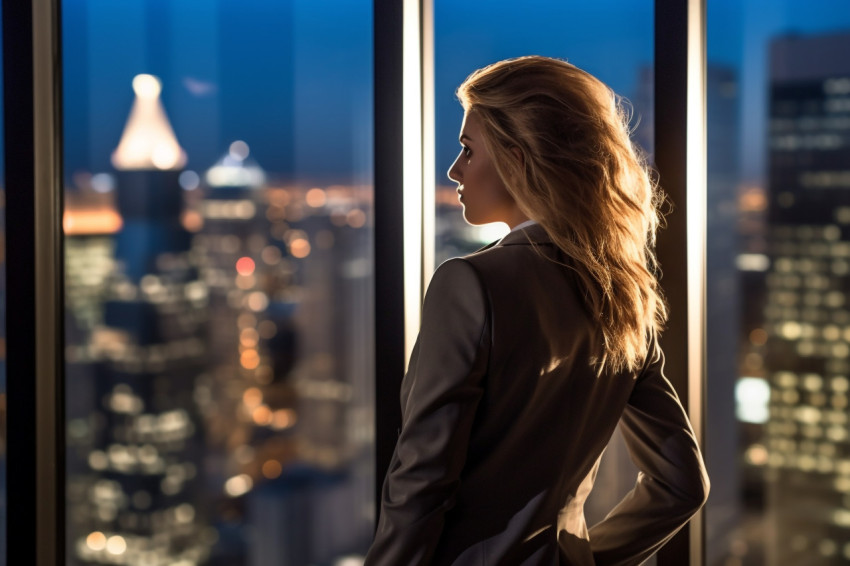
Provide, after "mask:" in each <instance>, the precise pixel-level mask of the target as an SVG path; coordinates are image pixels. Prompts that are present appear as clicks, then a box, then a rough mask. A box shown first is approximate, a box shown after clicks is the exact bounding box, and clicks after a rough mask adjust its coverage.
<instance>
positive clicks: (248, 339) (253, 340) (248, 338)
mask: <svg viewBox="0 0 850 566" xmlns="http://www.w3.org/2000/svg"><path fill="white" fill-rule="evenodd" d="M259 340H260V333H259V332H257V331H256V330H255V329H253V328H246V329H244V330H243V331H242V332H241V333H240V334H239V342H240V343H241V344H242V345H243V346H245V347H246V348H255V347H256V346H257V342H258V341H259Z"/></svg>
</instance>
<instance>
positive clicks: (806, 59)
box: [706, 0, 850, 566]
mask: <svg viewBox="0 0 850 566" xmlns="http://www.w3.org/2000/svg"><path fill="white" fill-rule="evenodd" d="M708 10H709V12H708V83H707V90H708V255H707V263H708V296H707V301H708V303H707V304H708V351H707V359H708V376H707V392H708V398H707V403H708V412H707V414H708V427H707V430H708V434H707V450H706V452H707V462H708V467H709V474H710V475H711V477H712V493H711V499H710V500H709V503H708V507H707V519H708V522H707V535H708V542H707V545H706V548H707V551H708V562H707V564H710V565H714V564H717V565H723V566H762V565H764V566H791V565H798V564H806V565H812V566H821V565H823V566H826V565H830V566H831V565H837V564H850V422H849V421H848V416H847V415H848V413H847V407H848V394H850V393H849V392H848V389H850V385H848V384H850V382H848V375H850V346H848V343H850V310H849V309H850V301H848V299H850V295H848V292H850V59H848V57H847V53H850V6H848V5H846V4H845V3H840V2H829V1H821V0H819V1H815V2H808V3H806V4H805V7H803V6H802V5H800V4H799V3H795V2H769V3H768V2H763V1H757V0H748V1H747V2H738V1H737V0H713V1H711V2H709V3H708Z"/></svg>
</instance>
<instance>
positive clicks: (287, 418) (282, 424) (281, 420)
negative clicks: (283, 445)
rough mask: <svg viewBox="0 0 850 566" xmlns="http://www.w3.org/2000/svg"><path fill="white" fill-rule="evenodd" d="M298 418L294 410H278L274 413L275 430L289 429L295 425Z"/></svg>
mask: <svg viewBox="0 0 850 566" xmlns="http://www.w3.org/2000/svg"><path fill="white" fill-rule="evenodd" d="M296 420H297V417H296V416H295V411H293V410H292V409H278V410H277V411H275V412H274V422H273V426H274V428H277V429H281V428H289V427H291V426H292V425H294V424H295V421H296Z"/></svg>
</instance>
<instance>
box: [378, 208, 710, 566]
mask: <svg viewBox="0 0 850 566" xmlns="http://www.w3.org/2000/svg"><path fill="white" fill-rule="evenodd" d="M565 264H566V265H565ZM568 264H569V259H568V258H567V257H565V256H564V254H563V253H562V252H561V251H560V250H559V249H558V248H557V246H555V245H554V244H552V242H551V241H550V239H549V238H548V236H547V235H546V233H545V231H544V230H543V228H542V227H540V226H539V225H537V224H534V225H531V226H530V227H528V228H522V229H519V230H516V231H514V232H511V233H510V234H508V235H507V236H506V237H505V238H503V239H502V241H500V242H498V243H497V244H496V245H492V246H490V247H488V248H485V249H484V250H481V251H479V252H476V253H474V254H472V255H469V256H466V257H464V258H457V259H452V260H449V261H447V262H445V263H443V264H442V265H441V266H440V267H439V268H438V269H437V271H436V272H435V273H434V276H433V279H432V281H431V284H430V286H429V288H428V292H427V294H426V297H425V304H424V307H423V312H422V326H421V330H420V333H419V338H418V339H417V342H416V346H415V347H414V349H413V353H412V356H411V359H410V365H409V367H408V372H407V374H406V375H405V377H404V381H403V382H402V391H401V407H402V429H401V432H400V434H399V438H398V443H397V445H396V449H395V453H394V455H393V459H392V461H391V463H390V468H389V470H388V473H387V477H386V480H385V482H384V486H383V494H382V501H381V514H380V520H379V522H378V528H377V532H376V535H375V540H374V543H373V544H372V547H371V549H370V550H369V553H368V555H367V557H366V564H367V565H369V566H376V565H380V566H411V565H419V564H422V565H426V564H429V565H449V564H451V565H458V566H460V565H464V566H465V565H475V566H482V565H504V566H516V565H520V564H523V565H553V566H554V565H559V564H573V565H579V566H585V565H593V564H596V565H601V564H605V565H608V564H617V565H620V564H639V563H640V562H642V561H643V560H645V559H646V558H647V557H649V556H650V555H651V554H652V553H654V552H655V551H656V550H658V549H659V548H660V547H661V546H662V545H663V544H664V543H665V542H666V541H667V540H668V539H669V538H670V537H672V536H673V534H674V533H675V532H676V531H677V530H678V529H679V528H681V527H682V526H683V525H684V524H685V523H686V522H687V521H688V519H689V518H690V517H691V516H692V515H693V514H694V513H695V512H696V511H697V510H698V509H699V507H700V506H701V505H702V504H703V503H704V501H705V499H706V496H707V493H708V478H707V476H706V472H705V468H704V466H703V461H702V456H701V455H700V451H699V448H698V447H697V443H696V441H695V439H694V434H693V431H692V430H691V427H690V424H689V423H688V419H687V417H686V415H685V412H684V410H683V409H682V406H681V404H680V403H679V400H678V398H677V396H676V393H675V391H674V390H673V388H672V387H671V386H670V383H669V382H668V381H667V380H666V379H665V377H664V375H663V373H662V368H663V363H664V361H663V356H661V355H659V356H650V359H647V360H646V363H645V364H644V366H643V368H642V369H641V370H640V371H638V372H625V373H622V374H619V375H604V376H601V377H598V376H597V375H596V373H595V371H594V368H593V367H592V366H591V364H590V362H589V360H590V358H591V355H592V354H593V353H594V352H597V351H598V340H599V339H598V332H597V329H596V326H595V325H594V323H593V322H592V321H591V319H590V317H589V315H588V312H587V309H586V307H585V304H584V301H583V300H582V295H581V291H580V290H579V288H578V286H577V283H576V278H575V276H574V272H573V271H571V269H570V268H569V267H568V266H567V265H568ZM379 410H380V409H379ZM618 423H619V424H620V427H621V430H622V432H623V435H624V437H625V440H626V443H627V445H628V448H629V451H630V453H631V457H632V459H633V460H634V462H635V464H636V465H637V466H638V469H639V471H640V473H639V475H638V477H637V482H636V484H635V487H634V489H633V490H632V491H631V492H630V493H629V494H628V495H627V496H626V497H625V498H624V499H623V501H622V502H621V503H620V504H619V505H618V506H617V507H616V508H615V509H614V510H613V511H612V512H611V513H610V514H609V515H608V517H606V519H605V520H603V521H602V522H601V523H599V524H598V525H596V526H594V527H592V528H591V529H588V528H587V526H586V525H585V520H584V510H583V505H584V501H585V499H586V498H587V496H588V494H589V493H590V490H591V488H592V487H593V480H594V478H595V475H596V470H597V467H598V465H599V459H600V456H601V454H602V451H603V450H604V449H605V446H606V445H607V443H608V440H609V439H610V437H611V434H612V433H613V431H614V428H615V427H616V426H617V424H618Z"/></svg>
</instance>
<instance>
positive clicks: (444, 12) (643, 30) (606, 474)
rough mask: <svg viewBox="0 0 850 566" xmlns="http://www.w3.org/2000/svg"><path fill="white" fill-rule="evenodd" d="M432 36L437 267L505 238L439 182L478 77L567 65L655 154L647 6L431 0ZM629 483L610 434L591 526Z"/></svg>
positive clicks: (630, 470)
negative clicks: (623, 105) (465, 94)
mask: <svg viewBox="0 0 850 566" xmlns="http://www.w3.org/2000/svg"><path fill="white" fill-rule="evenodd" d="M434 30H435V31H434V33H435V42H434V44H435V65H434V67H435V70H436V71H435V73H436V75H435V89H436V94H435V100H436V128H435V131H436V145H437V147H436V156H437V164H436V165H437V172H436V175H437V176H436V178H437V187H436V203H435V207H436V243H435V244H436V253H435V258H436V264H437V265H439V263H441V262H442V261H444V260H446V259H448V258H450V257H455V256H460V255H464V254H467V253H471V252H474V251H475V250H477V249H479V248H480V247H482V246H484V245H486V244H488V243H490V242H492V241H494V240H498V239H499V238H500V237H502V236H503V235H504V234H505V233H506V232H507V230H508V228H507V226H506V225H504V224H501V223H497V224H488V225H484V226H476V227H472V226H469V225H468V224H466V222H465V221H464V220H463V215H462V209H461V206H460V203H459V202H458V197H457V193H456V187H455V186H454V184H453V183H451V182H450V181H449V179H448V178H447V177H446V172H447V171H448V169H449V167H450V166H451V164H452V162H453V161H454V159H455V157H456V156H457V153H458V152H459V151H460V146H459V145H458V143H457V137H458V132H459V131H460V126H461V120H462V117H463V109H462V108H461V106H460V104H459V103H458V101H457V99H456V98H455V96H454V92H455V89H456V88H457V86H458V85H459V84H460V83H461V82H462V81H463V79H464V78H466V76H467V75H468V74H469V73H471V72H472V71H474V70H475V69H478V68H480V67H483V66H485V65H487V64H489V63H493V62H495V61H498V60H501V59H505V58H508V57H517V56H521V55H546V56H550V57H559V58H562V59H566V60H568V61H569V62H571V63H573V64H575V65H577V66H579V67H581V68H583V69H585V70H587V71H588V72H590V73H592V74H594V75H595V76H597V77H599V78H600V79H601V80H603V81H604V82H605V83H606V84H608V85H609V86H610V87H611V88H612V89H614V91H615V92H617V93H618V94H619V95H621V96H625V97H626V98H627V99H628V100H629V102H630V103H631V106H632V108H633V127H634V128H635V131H634V138H635V140H636V142H637V143H638V144H639V145H641V146H642V147H643V148H644V149H645V150H646V151H649V152H651V151H652V149H653V145H652V140H653V130H652V123H653V114H652V100H653V99H652V92H653V4H652V2H648V1H643V0H635V1H631V2H615V1H613V0H604V1H601V2H592V3H591V2H586V3H557V2H544V1H542V0H533V1H530V2H526V3H523V4H522V5H519V4H518V3H516V2H464V3H462V4H458V3H457V2H448V1H443V0H437V1H436V2H434ZM450 183H451V184H450ZM635 477H636V470H635V468H634V466H633V464H632V463H631V461H630V459H629V456H628V453H627V452H626V450H625V447H624V444H623V442H622V439H621V438H620V436H619V433H616V434H615V436H614V439H613V441H612V443H611V445H610V446H609V447H608V449H607V450H606V453H605V456H604V458H603V462H602V465H601V467H600V470H599V474H598V476H597V481H596V488H595V489H594V490H593V493H592V495H591V497H590V498H589V499H588V501H587V504H586V506H585V509H586V516H587V521H588V524H589V525H592V524H594V523H595V522H597V521H599V520H601V519H602V518H604V516H605V514H607V512H608V511H610V510H611V509H612V508H613V507H614V505H616V503H617V502H619V500H620V498H622V496H623V495H624V494H625V493H626V492H627V491H628V490H630V489H631V488H632V487H633V485H634V481H635ZM652 560H654V559H652Z"/></svg>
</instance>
